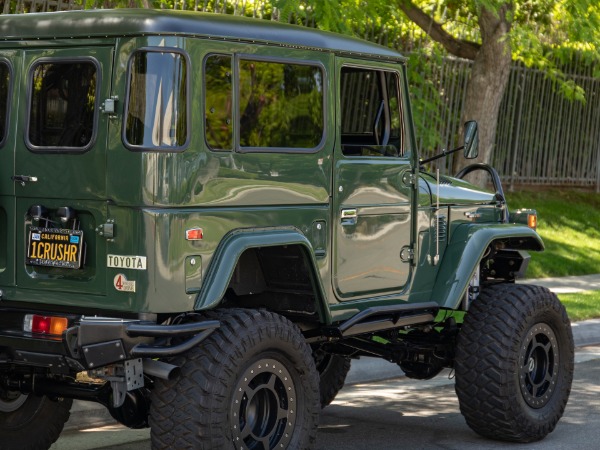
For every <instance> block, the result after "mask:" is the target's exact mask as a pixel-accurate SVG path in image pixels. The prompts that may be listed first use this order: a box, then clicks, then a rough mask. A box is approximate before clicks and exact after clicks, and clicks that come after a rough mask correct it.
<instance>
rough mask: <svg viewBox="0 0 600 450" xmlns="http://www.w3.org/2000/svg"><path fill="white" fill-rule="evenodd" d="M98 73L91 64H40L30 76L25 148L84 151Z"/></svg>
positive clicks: (90, 137) (89, 134)
mask: <svg viewBox="0 0 600 450" xmlns="http://www.w3.org/2000/svg"><path fill="white" fill-rule="evenodd" d="M97 73H98V69H97V66H96V64H95V63H94V62H93V61H85V60H84V61H79V60H78V61H43V62H39V63H37V64H36V65H34V66H33V68H32V70H31V76H30V87H29V88H30V93H31V95H30V105H29V123H28V130H27V138H28V144H29V146H30V147H31V148H32V149H33V150H74V151H85V150H87V149H88V148H89V147H90V146H91V144H92V140H93V138H94V136H95V130H94V122H95V111H96V109H97V108H96V97H97V88H98V79H97Z"/></svg>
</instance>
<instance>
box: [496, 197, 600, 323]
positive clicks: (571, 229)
mask: <svg viewBox="0 0 600 450" xmlns="http://www.w3.org/2000/svg"><path fill="white" fill-rule="evenodd" d="M506 197H507V201H508V206H509V208H510V209H511V210H515V209H518V208H532V209H535V210H537V213H538V232H539V233H540V235H541V236H542V239H543V240H544V244H545V245H546V250H545V251H543V252H541V253H536V252H532V253H531V262H530V264H529V269H528V270H527V277H528V278H545V277H562V276H569V275H588V274H593V273H600V227H599V225H600V194H597V193H595V192H593V191H589V190H583V189H572V188H571V189H561V188H551V189H539V188H531V189H530V188H528V189H527V190H525V189H523V190H520V191H518V192H508V193H506ZM558 297H559V298H560V300H561V302H562V303H563V304H564V305H565V307H566V308H567V313H568V314H569V318H570V319H571V320H572V321H578V320H586V319H592V318H596V317H600V291H588V292H581V293H573V294H559V296H558Z"/></svg>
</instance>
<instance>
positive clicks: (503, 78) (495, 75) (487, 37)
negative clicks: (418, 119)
mask: <svg viewBox="0 0 600 450" xmlns="http://www.w3.org/2000/svg"><path fill="white" fill-rule="evenodd" d="M510 9H511V5H508V4H505V5H504V6H502V7H501V8H500V10H499V11H498V12H497V13H496V12H491V11H489V10H487V9H485V8H482V10H481V12H480V14H479V26H480V29H481V38H482V45H481V48H480V49H479V52H478V53H477V56H476V57H475V61H474V63H473V68H472V70H471V75H470V77H469V82H468V83H467V88H466V89H467V92H466V101H465V106H464V110H463V116H462V121H463V123H464V122H466V121H467V120H476V121H477V122H478V124H479V157H478V158H477V159H476V160H465V159H464V158H462V156H458V155H457V156H456V157H455V158H454V164H453V169H454V173H456V172H458V170H460V169H461V168H463V167H465V166H466V165H468V164H472V163H473V162H483V163H486V164H487V163H489V162H490V161H491V156H492V151H493V149H494V144H495V139H496V128H497V126H498V115H499V112H500V104H501V102H502V98H503V96H504V92H505V90H506V86H507V84H508V80H509V77H510V66H511V62H512V57H511V48H510V41H509V37H508V32H509V31H510V22H509V19H507V15H510V13H511V11H510Z"/></svg>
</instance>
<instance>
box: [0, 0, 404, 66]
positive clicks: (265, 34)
mask: <svg viewBox="0 0 600 450" xmlns="http://www.w3.org/2000/svg"><path fill="white" fill-rule="evenodd" d="M139 35H189V36H200V37H206V38H215V39H226V40H235V41H242V42H257V43H264V44H271V45H281V46H286V47H300V48H310V49H319V50H325V51H332V52H335V53H342V54H358V55H365V56H369V57H371V58H382V59H392V60H403V59H404V58H403V57H402V55H400V54H399V53H397V52H395V51H394V50H391V49H389V48H387V47H383V46H380V45H377V44H373V43H371V42H367V41H363V40H360V39H355V38H351V37H348V36H342V35H339V34H335V33H328V32H324V31H318V30H315V29H311V28H308V27H301V26H295V25H288V24H282V23H278V22H274V21H267V20H259V19H251V18H245V17H234V16H231V15H225V14H213V13H200V12H194V11H172V10H149V9H112V10H111V9H108V10H100V9H96V10H83V11H82V10H80V11H63V12H53V13H30V14H4V15H0V41H21V40H30V39H35V40H41V39H44V40H46V39H71V38H86V37H95V38H101V37H118V36H139Z"/></svg>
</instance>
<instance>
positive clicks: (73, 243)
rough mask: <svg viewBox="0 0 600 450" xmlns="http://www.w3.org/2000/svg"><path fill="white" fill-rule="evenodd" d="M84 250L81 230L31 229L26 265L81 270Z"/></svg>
mask: <svg viewBox="0 0 600 450" xmlns="http://www.w3.org/2000/svg"><path fill="white" fill-rule="evenodd" d="M82 248H83V231H81V230H65V229H62V228H40V227H31V228H30V229H29V241H28V244H27V258H26V263H27V264H29V265H34V266H47V267H61V268H65V269H79V268H81V257H82V253H83V252H82Z"/></svg>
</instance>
